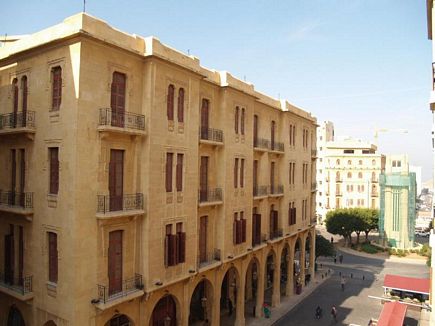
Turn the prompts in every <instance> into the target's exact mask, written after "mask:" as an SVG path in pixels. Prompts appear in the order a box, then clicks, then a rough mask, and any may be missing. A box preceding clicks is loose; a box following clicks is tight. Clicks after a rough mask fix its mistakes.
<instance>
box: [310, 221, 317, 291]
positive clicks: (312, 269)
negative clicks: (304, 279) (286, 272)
mask: <svg viewBox="0 0 435 326" xmlns="http://www.w3.org/2000/svg"><path fill="white" fill-rule="evenodd" d="M315 258H316V232H315V230H314V228H313V229H312V231H311V247H310V274H311V281H312V282H314V281H315V279H316V274H315V273H316V272H315Z"/></svg>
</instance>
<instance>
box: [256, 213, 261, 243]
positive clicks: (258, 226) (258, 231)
mask: <svg viewBox="0 0 435 326" xmlns="http://www.w3.org/2000/svg"><path fill="white" fill-rule="evenodd" d="M255 219H256V223H255V236H256V237H257V243H260V242H261V214H255Z"/></svg>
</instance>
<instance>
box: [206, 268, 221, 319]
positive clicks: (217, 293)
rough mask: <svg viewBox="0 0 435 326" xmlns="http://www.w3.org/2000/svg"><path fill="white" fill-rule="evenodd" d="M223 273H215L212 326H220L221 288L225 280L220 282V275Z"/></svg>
mask: <svg viewBox="0 0 435 326" xmlns="http://www.w3.org/2000/svg"><path fill="white" fill-rule="evenodd" d="M219 273H221V271H216V272H215V278H214V279H215V282H214V284H213V308H212V309H211V310H212V311H211V326H220V317H221V286H222V280H223V278H222V279H221V280H220V282H219V281H218V280H219V276H218V274H219ZM209 320H210V319H209Z"/></svg>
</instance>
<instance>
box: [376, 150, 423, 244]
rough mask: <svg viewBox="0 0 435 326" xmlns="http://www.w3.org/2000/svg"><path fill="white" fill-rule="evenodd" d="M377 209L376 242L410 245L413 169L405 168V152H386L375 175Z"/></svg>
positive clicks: (413, 196)
mask: <svg viewBox="0 0 435 326" xmlns="http://www.w3.org/2000/svg"><path fill="white" fill-rule="evenodd" d="M379 182H380V186H381V192H380V193H381V209H380V214H379V242H380V244H381V245H383V246H389V247H393V248H399V249H410V248H413V247H414V231H415V215H416V211H415V199H416V182H415V173H414V172H409V165H408V157H407V155H388V156H387V159H386V165H385V172H383V173H382V174H381V176H380V179H379Z"/></svg>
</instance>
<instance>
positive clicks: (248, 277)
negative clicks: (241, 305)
mask: <svg viewBox="0 0 435 326" xmlns="http://www.w3.org/2000/svg"><path fill="white" fill-rule="evenodd" d="M252 267H253V264H250V265H249V266H248V269H247V271H246V286H245V291H246V300H251V299H252V296H253V294H252V270H253V268H252Z"/></svg>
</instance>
